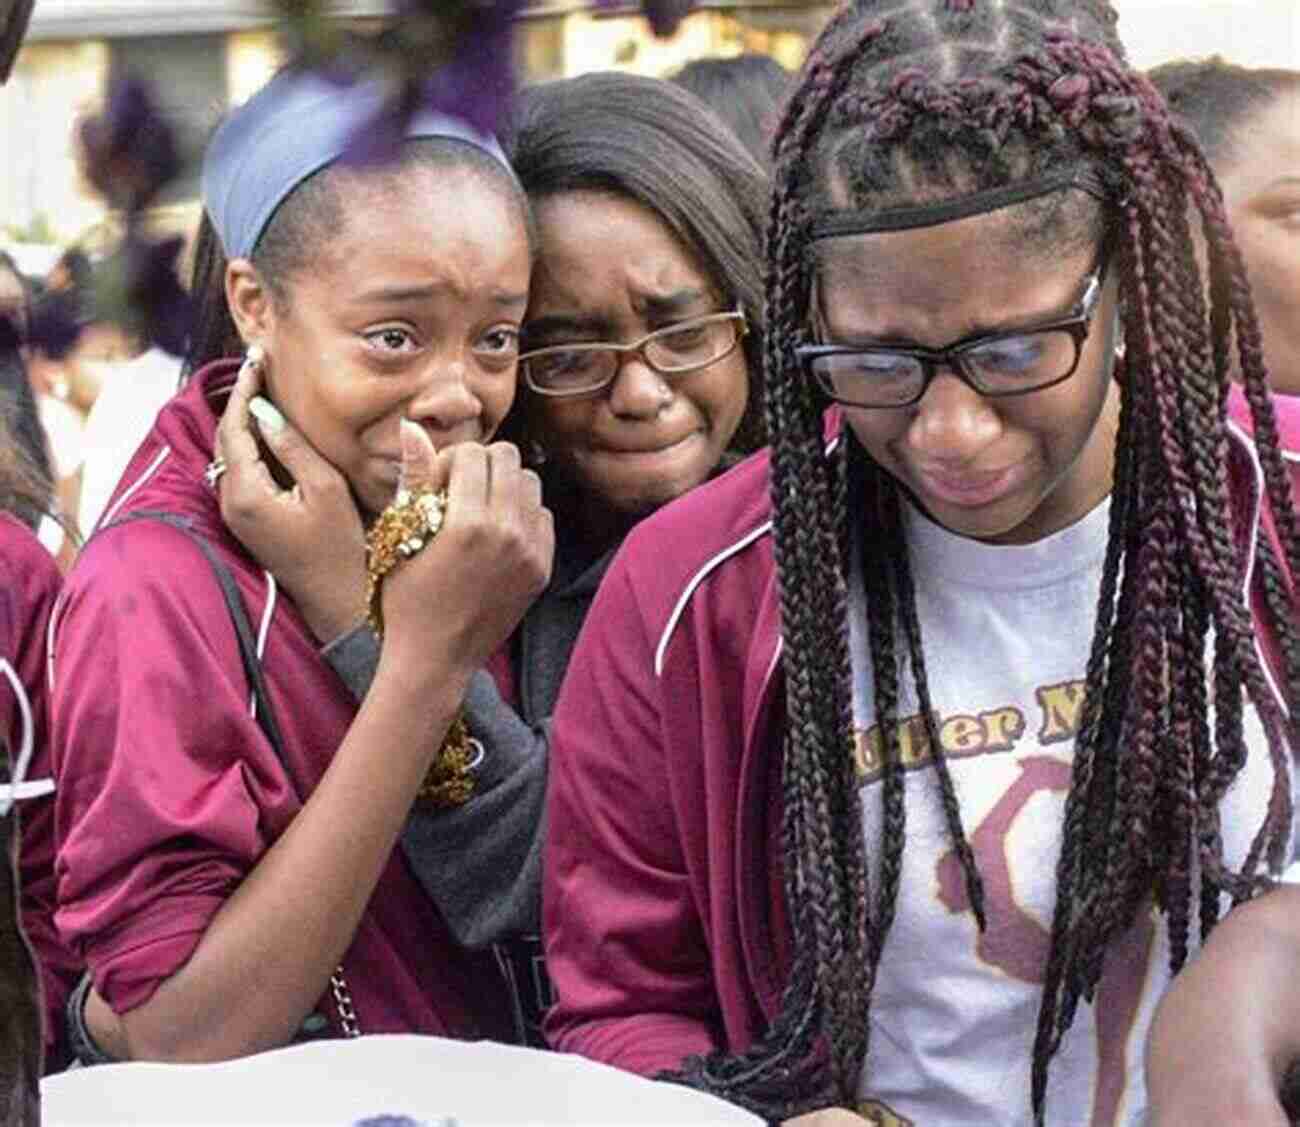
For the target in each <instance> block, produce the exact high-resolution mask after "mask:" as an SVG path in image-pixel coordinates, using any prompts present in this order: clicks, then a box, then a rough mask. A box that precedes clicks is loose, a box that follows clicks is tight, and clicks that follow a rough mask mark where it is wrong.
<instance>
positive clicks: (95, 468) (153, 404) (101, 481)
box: [77, 347, 181, 536]
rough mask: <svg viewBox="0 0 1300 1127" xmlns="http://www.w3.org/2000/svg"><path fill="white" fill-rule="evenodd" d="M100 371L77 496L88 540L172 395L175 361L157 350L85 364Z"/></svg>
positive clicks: (84, 439)
mask: <svg viewBox="0 0 1300 1127" xmlns="http://www.w3.org/2000/svg"><path fill="white" fill-rule="evenodd" d="M87 363H88V364H90V365H93V366H94V367H97V368H99V369H100V370H101V372H102V380H103V382H102V385H101V390H100V393H99V396H98V397H97V398H96V400H95V403H94V406H92V407H91V409H90V414H89V415H87V416H86V428H85V431H84V433H83V435H82V449H83V451H84V454H85V457H84V459H83V461H82V466H81V495H80V499H79V501H78V506H77V524H78V525H79V526H80V527H81V529H82V530H83V532H84V533H85V534H86V535H87V536H89V535H90V533H91V532H92V531H93V529H94V527H95V525H96V524H97V523H98V521H99V518H100V516H101V515H102V514H103V512H104V508H105V506H106V505H107V504H108V499H109V497H111V496H112V494H113V490H114V489H116V488H117V482H118V479H119V478H120V477H121V476H122V471H123V470H125V469H126V467H127V463H128V462H130V460H131V455H132V454H134V453H135V451H136V448H137V447H138V446H139V445H140V443H141V442H143V441H144V439H145V436H146V435H148V433H149V428H150V427H152V426H153V421H154V419H155V417H156V416H157V414H158V411H159V409H160V408H161V407H162V406H163V404H164V403H166V402H167V400H169V399H170V398H171V397H172V396H173V395H174V394H175V393H176V388H177V382H178V379H179V376H180V367H181V365H180V361H179V360H178V359H177V358H176V357H175V356H172V355H170V354H169V353H167V352H164V351H163V350H162V349H161V348H157V347H154V348H148V349H145V350H144V351H143V352H140V353H138V354H137V355H135V356H133V357H131V359H129V360H125V361H121V362H118V363H113V362H110V361H88V362H87Z"/></svg>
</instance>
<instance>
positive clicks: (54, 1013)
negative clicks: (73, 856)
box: [0, 516, 79, 1071]
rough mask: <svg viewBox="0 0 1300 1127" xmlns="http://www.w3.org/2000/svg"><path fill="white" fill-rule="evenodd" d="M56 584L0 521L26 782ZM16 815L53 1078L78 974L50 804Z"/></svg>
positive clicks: (28, 802) (44, 763) (2, 613)
mask: <svg viewBox="0 0 1300 1127" xmlns="http://www.w3.org/2000/svg"><path fill="white" fill-rule="evenodd" d="M59 584H60V576H59V572H58V568H57V567H55V564H54V560H53V559H52V558H51V556H50V554H49V553H48V552H47V551H46V550H45V549H44V548H43V547H42V546H41V544H40V542H39V541H38V540H37V539H36V537H35V536H33V535H32V534H31V533H30V532H29V531H28V530H27V528H26V527H25V526H23V525H21V524H19V523H18V522H17V521H16V520H14V519H13V518H12V517H9V516H0V658H3V659H4V660H6V661H8V662H9V663H10V665H11V666H12V667H13V669H14V670H15V672H16V674H17V677H18V680H19V684H20V685H21V686H22V691H23V693H24V695H25V696H26V702H27V705H28V707H29V708H30V710H31V718H32V729H33V731H32V734H33V738H34V751H33V755H32V760H31V763H30V764H29V765H28V768H27V778H28V779H29V780H31V781H37V780H41V779H47V778H49V777H50V776H51V774H52V773H53V772H52V766H51V759H50V748H49V710H48V708H47V701H46V697H47V693H46V685H45V652H46V651H45V642H46V627H47V625H48V622H49V616H50V612H51V610H52V609H53V607H54V602H55V599H56V598H57V597H58V593H59ZM12 691H13V690H12V687H11V686H10V685H8V684H4V685H0V699H3V700H4V701H5V705H4V706H3V707H0V713H5V714H6V715H7V717H8V722H5V723H3V735H4V736H6V737H7V738H8V740H9V745H10V747H11V748H13V749H14V750H16V749H17V748H18V746H19V744H20V742H21V739H22V734H21V731H20V730H19V725H20V718H19V714H18V710H17V709H16V708H11V707H10V702H9V700H8V698H9V696H10V695H11V694H12ZM13 703H15V704H16V702H13ZM6 710H7V711H6ZM18 813H19V818H20V825H21V834H22V836H21V845H20V848H19V854H18V871H19V878H20V881H21V885H22V919H23V930H24V931H25V932H26V935H27V940H28V942H29V943H30V944H31V946H32V950H33V951H34V952H35V954H36V958H37V962H38V963H39V965H40V975H41V989H42V995H43V1000H44V1029H45V1068H46V1070H47V1071H52V1070H56V1069H59V1068H62V1067H63V1066H64V1065H66V1064H67V1062H68V1051H67V1046H66V1044H65V1043H64V1041H65V1038H64V1035H63V1032H64V1026H63V1007H64V1003H65V1002H66V1001H67V997H68V993H69V991H70V990H71V988H72V985H73V983H74V982H75V981H76V978H77V975H78V973H79V968H78V963H77V960H76V958H75V957H74V956H73V955H72V953H71V952H70V951H69V950H68V948H67V947H66V945H65V944H64V943H63V942H62V941H61V940H60V939H59V936H58V932H57V931H56V930H55V927H54V903H55V889H54V854H55V849H56V841H55V836H54V797H53V795H45V796H42V797H37V798H28V799H24V800H23V801H22V802H20V803H19V804H18Z"/></svg>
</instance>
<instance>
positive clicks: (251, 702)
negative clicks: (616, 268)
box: [248, 571, 278, 719]
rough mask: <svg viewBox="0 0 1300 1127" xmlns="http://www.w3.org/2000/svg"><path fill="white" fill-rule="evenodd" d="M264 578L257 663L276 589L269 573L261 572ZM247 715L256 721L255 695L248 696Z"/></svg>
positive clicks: (269, 625) (263, 643) (273, 577)
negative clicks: (263, 597) (263, 599)
mask: <svg viewBox="0 0 1300 1127" xmlns="http://www.w3.org/2000/svg"><path fill="white" fill-rule="evenodd" d="M262 574H263V575H265V576H266V606H264V607H263V608H262V622H261V625H260V626H259V627H258V630H257V662H258V664H259V665H260V664H261V663H262V655H263V654H265V653H266V635H267V632H268V631H269V630H270V629H271V616H272V615H273V614H274V613H275V596H276V591H277V590H278V588H277V587H276V584H275V576H274V575H272V574H271V573H270V572H269V571H263V572H262ZM248 714H249V715H250V716H252V717H253V719H257V695H256V694H255V693H249V694H248Z"/></svg>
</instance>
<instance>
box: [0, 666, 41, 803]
mask: <svg viewBox="0 0 1300 1127" xmlns="http://www.w3.org/2000/svg"><path fill="white" fill-rule="evenodd" d="M0 674H3V675H4V676H5V677H6V678H7V679H8V681H9V684H10V685H12V686H13V690H14V697H15V699H16V700H17V701H18V718H19V719H20V720H21V721H22V728H23V735H22V740H21V742H20V743H19V745H18V758H17V759H16V760H15V761H14V764H13V774H12V776H11V781H10V782H8V783H4V784H0V818H3V817H5V816H6V815H7V814H8V813H9V811H10V809H11V808H12V806H13V804H14V803H15V802H16V801H17V800H18V799H20V798H40V797H41V796H42V795H46V794H50V793H52V792H53V790H54V780H53V779H32V780H30V781H28V779H27V765H28V764H29V763H31V761H32V753H33V752H34V751H35V749H36V736H35V722H34V721H33V720H32V704H31V701H29V700H28V699H27V690H26V689H24V688H23V683H22V681H21V680H20V679H19V677H18V673H17V671H16V670H15V669H14V667H13V666H12V665H10V664H9V662H8V661H6V660H5V659H4V658H2V657H0Z"/></svg>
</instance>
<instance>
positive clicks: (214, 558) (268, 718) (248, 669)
mask: <svg viewBox="0 0 1300 1127" xmlns="http://www.w3.org/2000/svg"><path fill="white" fill-rule="evenodd" d="M135 520H156V521H161V522H162V523H163V524H167V525H170V526H171V527H172V528H175V529H177V530H178V531H180V532H183V533H184V534H185V535H186V536H188V537H189V538H190V540H191V541H192V542H193V543H194V544H195V546H196V547H197V548H198V549H199V551H200V552H202V553H203V556H204V558H205V559H206V560H207V561H208V563H209V564H210V565H211V566H212V571H213V573H214V574H215V575H216V577H217V585H218V586H219V587H220V588H221V594H222V597H223V598H224V599H225V600H226V610H227V611H229V613H230V622H231V625H232V626H234V628H235V640H236V641H237V642H238V644H239V657H240V660H241V661H242V662H243V664H244V675H245V676H246V677H247V678H248V685H249V688H250V689H251V690H252V693H253V700H254V701H255V702H256V704H257V724H258V727H260V728H261V729H262V734H263V735H265V736H266V739H267V742H268V743H269V744H270V745H271V750H273V751H274V752H275V754H276V758H278V759H279V760H280V762H281V764H283V765H284V767H285V770H286V772H287V771H288V764H287V762H286V761H285V756H284V740H283V739H282V738H281V736H280V725H279V724H278V723H277V722H276V719H275V710H274V709H273V708H272V707H271V697H270V694H269V693H268V692H267V689H266V678H265V677H264V676H263V674H262V662H261V659H260V658H259V657H258V654H257V635H256V634H255V633H254V632H253V625H252V623H251V622H250V621H249V619H248V611H247V610H245V609H244V600H243V598H242V597H241V596H240V594H239V587H238V586H237V585H236V583H235V577H234V576H233V575H232V574H231V572H230V568H228V567H227V566H226V565H225V564H224V563H223V562H222V560H221V557H220V556H218V555H217V553H216V551H215V550H214V549H213V547H212V545H211V543H209V542H208V540H207V539H206V538H205V537H203V536H200V535H199V534H198V533H197V532H195V531H194V527H193V522H192V521H191V520H190V519H189V518H188V517H181V516H177V515H176V514H175V513H167V512H161V511H158V510H152V509H140V510H138V511H136V512H133V513H128V514H127V515H126V516H124V517H122V518H121V519H120V520H116V521H114V522H113V523H112V524H109V525H105V526H104V528H102V529H99V530H98V531H99V532H103V531H104V530H105V529H108V528H116V527H118V526H119V525H123V524H127V523H129V522H131V521H135ZM290 777H292V776H290Z"/></svg>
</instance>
